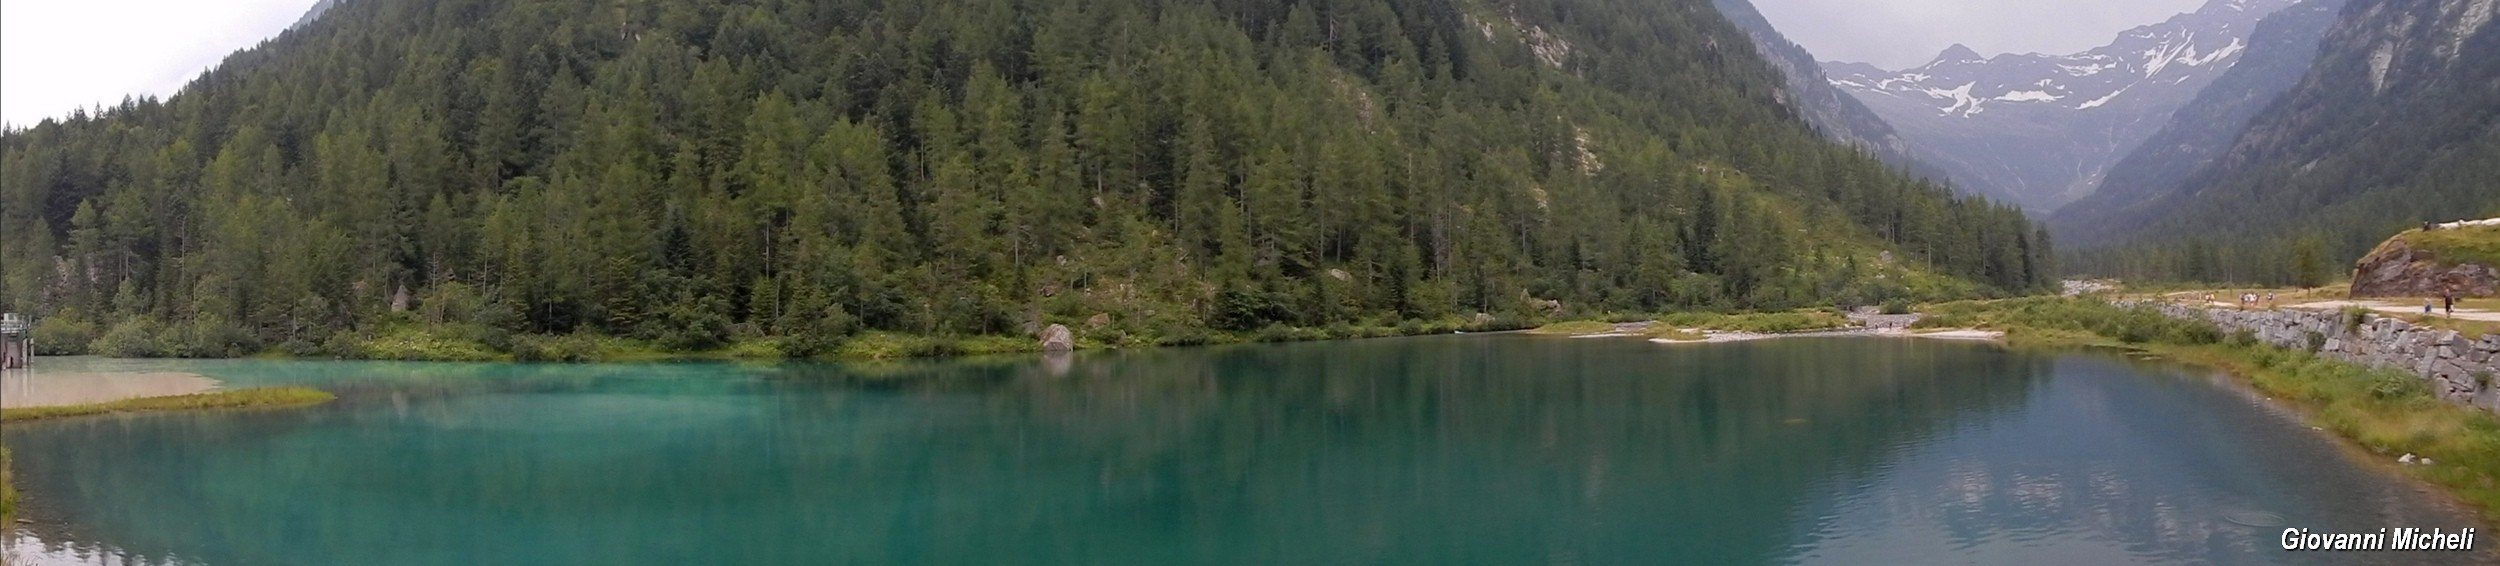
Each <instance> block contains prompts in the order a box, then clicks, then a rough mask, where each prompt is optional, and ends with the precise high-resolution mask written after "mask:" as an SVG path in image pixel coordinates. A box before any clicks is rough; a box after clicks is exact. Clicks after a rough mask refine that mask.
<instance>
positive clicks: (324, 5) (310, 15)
mask: <svg viewBox="0 0 2500 566" xmlns="http://www.w3.org/2000/svg"><path fill="white" fill-rule="evenodd" d="M338 1H339V0H321V1H320V2H314V3H313V5H312V8H309V9H306V10H304V15H303V17H299V18H296V19H295V23H294V24H293V25H289V26H287V27H289V28H300V27H304V25H305V24H310V23H313V20H319V19H321V15H322V14H327V13H330V7H331V6H336V5H338Z"/></svg>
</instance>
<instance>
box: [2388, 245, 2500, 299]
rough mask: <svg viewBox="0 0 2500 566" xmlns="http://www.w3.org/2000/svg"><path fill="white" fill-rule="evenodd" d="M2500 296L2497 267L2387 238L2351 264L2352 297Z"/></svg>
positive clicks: (2499, 275) (2499, 272)
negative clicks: (2444, 257)
mask: <svg viewBox="0 0 2500 566" xmlns="http://www.w3.org/2000/svg"><path fill="white" fill-rule="evenodd" d="M2495 295H2500V268H2494V267H2492V266H2489V265H2482V264H2475V263H2459V262H2450V261H2443V260H2442V259H2441V258H2440V257H2438V254H2436V253H2432V252H2431V251H2430V250H2425V249H2421V248H2418V247H2415V246H2413V245H2411V244H2408V243H2406V242H2405V240H2404V239H2403V238H2401V237H2400V238H2397V239H2393V240H2388V241H2387V243H2385V244H2380V245H2379V247H2378V249H2377V250H2372V251H2371V252H2370V255H2368V256H2364V257H2362V258H2361V261H2360V263H2357V264H2355V265H2354V267H2353V272H2352V296H2353V297H2356V298H2359V297H2490V296H2495Z"/></svg>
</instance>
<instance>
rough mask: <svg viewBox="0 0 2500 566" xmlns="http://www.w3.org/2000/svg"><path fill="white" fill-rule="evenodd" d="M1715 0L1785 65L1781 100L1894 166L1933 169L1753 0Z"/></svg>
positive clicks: (1829, 133) (1768, 55)
mask: <svg viewBox="0 0 2500 566" xmlns="http://www.w3.org/2000/svg"><path fill="white" fill-rule="evenodd" d="M1711 4H1712V5H1713V6H1716V7H1717V8H1718V9H1719V13H1720V14H1723V15H1725V16H1727V19H1728V21H1730V22H1732V23H1735V24H1736V28H1737V29H1741V30H1744V31H1745V36H1746V37H1748V38H1751V39H1753V45H1754V50H1755V51H1756V52H1758V53H1760V54H1761V55H1762V57H1763V59H1764V60H1766V61H1769V62H1770V63H1771V66H1773V67H1776V68H1778V69H1779V71H1780V77H1781V78H1782V79H1783V80H1782V82H1783V83H1784V84H1786V85H1788V90H1787V96H1786V97H1783V98H1782V99H1781V101H1782V102H1783V103H1785V104H1786V105H1787V106H1788V107H1789V108H1790V109H1792V110H1795V111H1796V112H1797V114H1798V115H1799V116H1801V117H1804V118H1805V120H1806V123H1807V124H1811V125H1813V126H1814V128H1815V129H1816V130H1820V131H1822V132H1823V135H1824V136H1826V137H1829V138H1831V139H1832V140H1833V141H1838V142H1841V143H1845V144H1849V145H1854V146H1857V147H1860V148H1863V149H1865V150H1867V151H1868V152H1870V153H1873V154H1875V156H1876V158H1878V159H1882V160H1884V162H1885V163H1891V164H1893V166H1894V167H1897V168H1900V169H1903V170H1905V171H1913V172H1918V171H1921V170H1923V169H1927V167H1925V166H1924V165H1921V164H1919V163H1918V162H1917V161H1916V160H1914V159H1911V158H1910V156H1909V149H1910V148H1909V143H1908V142H1905V141H1902V140H1901V135H1900V134H1899V133H1896V132H1894V131H1893V129H1892V125H1891V124H1887V123H1884V119H1883V117H1880V116H1876V115H1875V111H1874V110H1869V109H1867V107H1866V104H1865V103H1862V102H1859V101H1858V99H1857V98H1856V97H1852V96H1849V95H1848V94H1845V93H1842V92H1840V89H1838V88H1836V87H1833V86H1832V84H1831V80H1830V79H1829V78H1827V77H1825V76H1824V75H1823V69H1822V67H1821V66H1820V65H1819V64H1818V63H1816V62H1815V59H1814V54H1812V53H1808V52H1806V50H1805V48H1804V47H1799V46H1798V45H1797V44H1795V43H1791V42H1789V41H1788V38H1787V37H1786V36H1782V35H1780V33H1779V30H1778V29H1775V28H1773V27H1772V26H1771V21H1770V20H1769V19H1767V18H1764V17H1762V12H1761V11H1760V10H1756V9H1754V6H1753V3H1751V2H1747V1H1746V0H1713V1H1712V2H1711Z"/></svg>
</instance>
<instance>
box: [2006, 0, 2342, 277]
mask: <svg viewBox="0 0 2500 566" xmlns="http://www.w3.org/2000/svg"><path fill="white" fill-rule="evenodd" d="M2343 6H2344V0H2309V1H2306V2H2302V3H2300V4H2298V5H2294V6H2292V7H2290V8H2285V9H2283V10H2282V11H2279V12H2275V13H2274V15H2271V16H2266V18H2265V19H2264V20H2262V21H2259V22H2258V23H2257V29H2256V31H2255V32H2253V33H2251V34H2250V35H2249V49H2248V54H2247V55H2246V56H2244V57H2242V58H2241V59H2240V62H2239V63H2238V64H2236V65H2232V66H2231V70H2230V71H2229V72H2226V73H2223V75H2222V76H2221V77H2219V78H2216V79H2214V82H2213V84H2212V85H2210V86H2207V87H2205V90H2204V92H2201V93H2198V94H2197V95H2196V99H2195V100H2194V101H2191V102H2189V103H2188V105H2187V106H2184V107H2181V108H2180V109H2179V110H2178V111H2177V112H2175V113H2173V114H2172V115H2171V118H2170V124H2169V125H2167V126H2163V127H2162V130H2161V131H2160V132H2157V133H2154V134H2153V135H2152V137H2150V138H2147V139H2146V140H2145V141H2144V143H2143V145H2141V146H2138V147H2137V148H2136V149H2135V151H2134V152H2132V153H2129V154H2128V155H2127V157H2126V158H2124V159H2120V160H2119V161H2118V163H2117V164H2116V165H2115V166H2112V167H2111V168H2110V172H2109V175H2108V177H2107V178H2106V179H2104V180H2103V181H2102V182H2101V187H2100V189H2099V190H2096V191H2094V192H2093V193H2092V194H2091V196H2087V197H2084V198H2083V199H2082V200H2078V201H2075V203H2074V204H2070V205H2067V206H2066V207H2064V208H2061V209H2058V211H2057V214H2056V216H2054V217H2052V218H2051V226H2052V228H2054V229H2056V230H2057V234H2058V238H2059V240H2060V241H2064V242H2068V243H2071V244H2090V243H2104V242H2107V241H2108V240H2109V239H2110V238H2111V237H2112V236H2114V235H2117V234H2123V233H2125V232H2126V231H2128V230H2131V229H2133V228H2134V227H2135V226H2134V225H2133V222H2134V221H2137V220H2140V219H2142V218H2145V217H2148V216H2151V215H2152V214H2153V211H2157V210H2160V209H2162V208H2165V207H2168V206H2172V203H2171V202H2170V201H2171V200H2172V199H2174V198H2179V197H2183V196H2185V195H2184V194H2183V193H2181V192H2180V188H2181V187H2180V186H2179V184H2180V183H2181V182H2182V181H2184V180H2185V179H2186V177H2187V176H2188V175H2189V174H2190V173H2193V172H2194V171H2195V170H2196V169H2198V168H2201V167H2204V166H2206V165H2207V164H2210V163H2212V162H2213V161H2214V160H2215V159H2217V158H2219V157H2220V156H2221V154H2222V152H2223V151H2225V150H2228V149H2230V147H2231V144H2232V142H2233V141H2234V140H2235V139H2236V138H2237V137H2238V136H2239V133H2240V132H2241V131H2242V130H2244V129H2246V128H2247V127H2248V123H2249V120H2250V119H2252V118H2255V117H2256V116H2257V113H2258V112H2259V111H2261V110H2264V109H2265V108H2266V106H2267V105H2268V104H2270V103H2272V102H2274V100H2275V98H2276V97H2278V96H2280V95H2282V94H2283V92H2284V91H2288V90H2291V88H2292V87H2293V86H2294V85H2295V84H2297V83H2299V82H2300V79H2301V77H2303V76H2306V75H2307V74H2308V72H2309V66H2310V64H2312V63H2314V62H2316V61H2317V58H2318V42H2319V41H2320V40H2321V39H2323V38H2324V37H2325V36H2326V30H2327V27H2328V26H2330V25H2333V24H2334V23H2335V16H2336V14H2337V13H2338V12H2339V11H2340V10H2341V9H2342V8H2343Z"/></svg>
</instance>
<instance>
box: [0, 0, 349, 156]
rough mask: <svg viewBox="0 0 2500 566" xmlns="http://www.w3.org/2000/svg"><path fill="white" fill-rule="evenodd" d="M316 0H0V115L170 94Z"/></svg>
mask: <svg viewBox="0 0 2500 566" xmlns="http://www.w3.org/2000/svg"><path fill="white" fill-rule="evenodd" d="M314 1H315V0H0V122H7V123H9V124H13V125H17V126H29V125H33V124H35V123H37V122H41V121H43V120H44V119H45V118H56V117H60V116H66V115H68V114H69V113H70V111H72V110H76V109H79V108H93V107H95V106H96V105H99V104H102V105H108V106H109V105H113V104H120V103H121V100H122V98H123V97H125V96H144V95H154V96H158V97H168V96H172V95H173V94H174V92H175V91H178V90H180V89H181V88H182V85H183V84H184V83H188V82H190V81H191V79H193V78H197V77H199V76H200V72H201V71H205V70H208V68H209V67H211V66H214V65H216V64H217V62H218V61H222V60H224V59H225V57H226V55H227V54H231V53H234V52H235V51H236V50H239V49H243V48H246V47H251V46H252V45H255V44H258V43H260V41H261V40H264V39H268V38H270V37H274V36H276V35H277V34H278V32H281V31H285V30H286V27H287V25H289V24H293V23H295V19H296V18H298V17H302V16H303V15H304V11H305V10H308V9H311V8H312V5H313V3H314Z"/></svg>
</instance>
